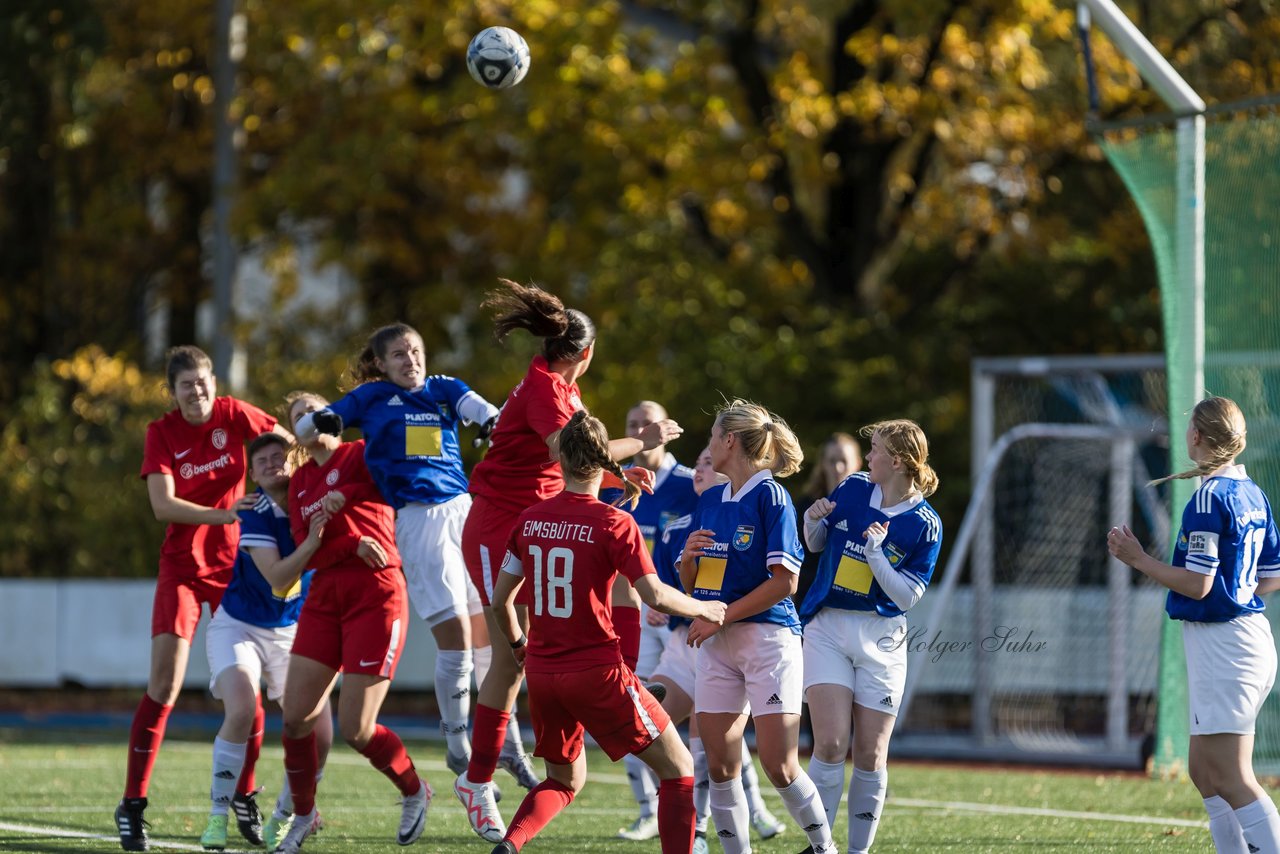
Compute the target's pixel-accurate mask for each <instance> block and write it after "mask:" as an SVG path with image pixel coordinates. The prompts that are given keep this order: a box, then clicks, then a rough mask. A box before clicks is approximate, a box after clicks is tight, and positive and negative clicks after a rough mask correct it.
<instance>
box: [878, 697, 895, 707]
mask: <svg viewBox="0 0 1280 854" xmlns="http://www.w3.org/2000/svg"><path fill="white" fill-rule="evenodd" d="M880 705H882V706H886V707H888V708H890V709H892V708H893V698H892V697H885V698H884V699H883V700H881V701H880Z"/></svg>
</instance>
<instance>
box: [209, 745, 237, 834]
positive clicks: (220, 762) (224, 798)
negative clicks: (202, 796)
mask: <svg viewBox="0 0 1280 854" xmlns="http://www.w3.org/2000/svg"><path fill="white" fill-rule="evenodd" d="M245 749H246V745H245V744H243V743H241V744H233V743H232V742H230V741H224V740H223V739H221V738H218V737H216V736H215V737H214V739H213V775H212V780H213V783H212V785H211V786H209V800H211V801H212V802H213V809H212V810H210V812H212V813H213V814H214V815H226V814H227V810H228V809H229V808H230V807H231V799H232V798H233V797H235V794H236V783H238V782H240V772H241V771H243V770H244V754H245Z"/></svg>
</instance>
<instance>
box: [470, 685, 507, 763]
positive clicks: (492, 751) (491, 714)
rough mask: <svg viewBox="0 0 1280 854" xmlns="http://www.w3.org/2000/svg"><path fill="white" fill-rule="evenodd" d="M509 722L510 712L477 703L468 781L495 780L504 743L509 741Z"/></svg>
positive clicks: (472, 725)
mask: <svg viewBox="0 0 1280 854" xmlns="http://www.w3.org/2000/svg"><path fill="white" fill-rule="evenodd" d="M509 720H511V713H510V712H508V711H498V710H497V709H494V708H490V707H489V706H486V705H484V704H483V703H476V719H475V721H474V722H473V723H472V724H471V764H470V765H468V766H467V779H468V780H470V781H471V782H472V783H488V782H491V781H492V780H493V772H494V769H496V768H497V767H498V756H499V755H500V754H501V753H502V742H504V741H506V740H507V721H509Z"/></svg>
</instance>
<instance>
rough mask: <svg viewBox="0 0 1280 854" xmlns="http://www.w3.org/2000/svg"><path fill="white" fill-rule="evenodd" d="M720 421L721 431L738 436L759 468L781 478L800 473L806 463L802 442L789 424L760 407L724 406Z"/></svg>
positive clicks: (737, 402) (733, 403)
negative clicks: (801, 446)
mask: <svg viewBox="0 0 1280 854" xmlns="http://www.w3.org/2000/svg"><path fill="white" fill-rule="evenodd" d="M716 422H717V423H718V424H719V425H720V429H721V430H723V431H724V432H726V433H733V434H735V435H736V436H737V437H738V441H739V442H741V443H742V451H743V453H744V454H745V455H746V458H747V460H748V461H749V462H750V463H751V465H752V466H754V467H755V468H758V469H769V470H770V471H772V472H773V473H774V475H775V476H777V477H786V476H787V475H789V474H795V473H796V472H798V471H800V465H801V463H803V462H804V451H803V450H801V448H800V440H799V439H797V438H796V434H795V433H793V432H792V431H791V428H790V427H789V426H787V422H785V421H783V420H782V418H781V417H780V416H778V415H775V414H773V413H772V412H770V411H769V410H767V409H765V408H764V407H763V406H761V405H760V404H758V403H752V402H751V401H748V400H731V401H729V402H728V403H726V404H725V405H724V406H722V407H720V412H719V414H718V415H717V416H716Z"/></svg>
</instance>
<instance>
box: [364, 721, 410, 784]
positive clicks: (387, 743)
mask: <svg viewBox="0 0 1280 854" xmlns="http://www.w3.org/2000/svg"><path fill="white" fill-rule="evenodd" d="M360 755H361V756H363V757H364V758H366V759H368V760H369V764H370V765H372V766H373V767H374V768H377V769H378V770H379V771H381V772H382V773H383V774H385V775H386V776H387V779H388V780H390V781H391V782H393V783H395V784H396V788H397V789H399V790H400V794H402V795H404V796H405V797H406V798H407V797H410V796H412V795H416V794H418V790H419V789H420V788H421V787H422V783H421V782H420V781H419V780H418V771H417V769H415V768H414V767H413V760H412V759H410V758H409V754H408V753H406V752H405V749H404V742H402V741H401V740H400V736H398V735H396V734H395V733H394V732H392V731H391V730H389V729H387V728H386V727H384V726H382V725H381V724H378V725H377V729H375V730H374V731H373V738H371V739H369V743H368V744H366V745H365V746H364V749H363V750H361V751H360Z"/></svg>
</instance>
